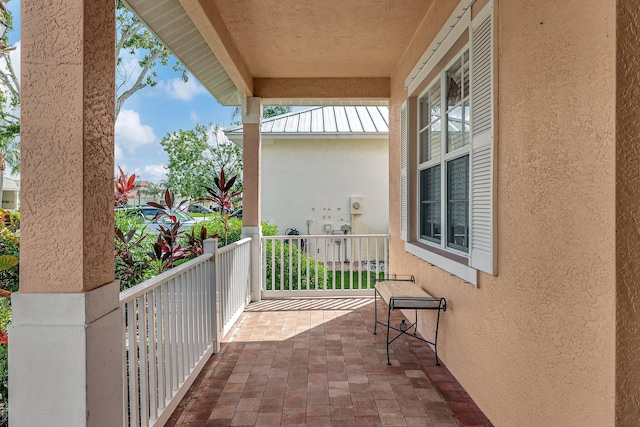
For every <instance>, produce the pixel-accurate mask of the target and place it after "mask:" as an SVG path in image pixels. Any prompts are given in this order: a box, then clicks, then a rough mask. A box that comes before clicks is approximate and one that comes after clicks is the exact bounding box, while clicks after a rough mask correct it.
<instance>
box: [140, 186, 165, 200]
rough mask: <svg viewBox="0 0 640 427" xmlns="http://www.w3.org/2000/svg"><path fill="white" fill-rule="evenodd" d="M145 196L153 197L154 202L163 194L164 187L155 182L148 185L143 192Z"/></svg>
mask: <svg viewBox="0 0 640 427" xmlns="http://www.w3.org/2000/svg"><path fill="white" fill-rule="evenodd" d="M142 193H143V194H145V195H147V196H151V198H152V199H153V200H155V199H156V197H158V196H159V195H160V194H161V193H162V187H160V186H159V185H158V184H155V183H153V182H149V183H147V188H146V189H145V190H143V191H142Z"/></svg>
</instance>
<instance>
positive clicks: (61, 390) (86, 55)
mask: <svg viewBox="0 0 640 427" xmlns="http://www.w3.org/2000/svg"><path fill="white" fill-rule="evenodd" d="M21 22H22V40H21V42H22V104H21V145H22V158H21V160H22V175H21V179H22V183H21V184H22V185H21V187H22V188H21V189H22V192H21V205H22V229H21V248H20V249H21V253H20V292H19V293H18V294H17V295H14V297H13V321H12V327H11V329H10V332H9V340H10V342H11V343H10V345H9V364H10V371H9V387H10V393H9V394H10V404H9V408H10V410H9V413H10V422H11V424H12V425H14V426H27V425H30V426H38V425H60V426H62V425H65V426H81V425H91V426H98V425H104V426H113V425H120V424H121V423H122V420H123V399H122V379H123V375H122V372H123V371H122V363H123V362H122V360H123V342H124V339H123V332H122V316H121V313H120V308H119V307H120V305H119V300H118V291H119V289H118V284H117V283H115V282H114V257H113V254H114V234H113V167H114V166H113V134H114V92H115V89H114V78H115V77H114V74H115V71H114V70H115V55H114V44H115V2H114V1H113V0H68V1H65V2H64V7H61V4H60V2H57V1H52V0H23V2H22V16H21Z"/></svg>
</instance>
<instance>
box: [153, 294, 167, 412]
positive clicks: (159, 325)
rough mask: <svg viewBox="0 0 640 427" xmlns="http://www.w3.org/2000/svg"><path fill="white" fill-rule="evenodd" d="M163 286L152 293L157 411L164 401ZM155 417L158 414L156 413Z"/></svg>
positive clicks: (161, 407)
mask: <svg viewBox="0 0 640 427" xmlns="http://www.w3.org/2000/svg"><path fill="white" fill-rule="evenodd" d="M163 288H164V286H162V287H159V288H155V289H154V290H153V291H154V295H155V299H156V334H157V336H158V346H157V348H158V370H157V372H158V411H160V410H162V409H163V408H164V401H165V396H166V395H165V391H166V390H165V387H166V376H165V358H164V354H165V336H164V316H165V308H164V305H163V304H162V290H163ZM156 418H158V415H157V414H156Z"/></svg>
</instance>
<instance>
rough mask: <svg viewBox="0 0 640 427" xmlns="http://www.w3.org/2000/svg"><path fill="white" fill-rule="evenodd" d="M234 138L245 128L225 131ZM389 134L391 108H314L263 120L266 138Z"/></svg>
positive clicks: (238, 127)
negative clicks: (274, 136) (272, 136)
mask: <svg viewBox="0 0 640 427" xmlns="http://www.w3.org/2000/svg"><path fill="white" fill-rule="evenodd" d="M224 133H225V134H226V135H227V136H229V137H230V138H233V137H234V136H237V135H242V126H237V127H234V128H229V129H225V130H224ZM388 133H389V107H388V106H333V107H314V108H310V109H308V110H304V111H297V112H294V113H288V114H282V115H280V116H276V117H270V118H267V119H263V120H262V134H263V136H268V135H278V136H280V137H282V136H288V135H291V136H294V135H295V136H299V135H301V134H304V135H318V136H319V135H326V134H333V135H345V136H346V135H352V136H357V135H362V136H372V135H379V136H381V135H380V134H385V135H386V134H388Z"/></svg>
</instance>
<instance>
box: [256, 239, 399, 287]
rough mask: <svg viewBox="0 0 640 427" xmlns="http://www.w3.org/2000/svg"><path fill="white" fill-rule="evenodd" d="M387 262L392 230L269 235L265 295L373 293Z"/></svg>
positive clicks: (264, 242)
mask: <svg viewBox="0 0 640 427" xmlns="http://www.w3.org/2000/svg"><path fill="white" fill-rule="evenodd" d="M388 266H389V235H388V234H370V235H364V234H363V235H358V234H356V235H312V236H302V235H294V236H265V237H263V238H262V296H263V297H265V298H284V297H294V296H308V297H311V296H360V295H372V289H373V283H374V278H376V277H378V278H379V277H383V276H384V275H385V274H387V273H388V271H387V269H388Z"/></svg>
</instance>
